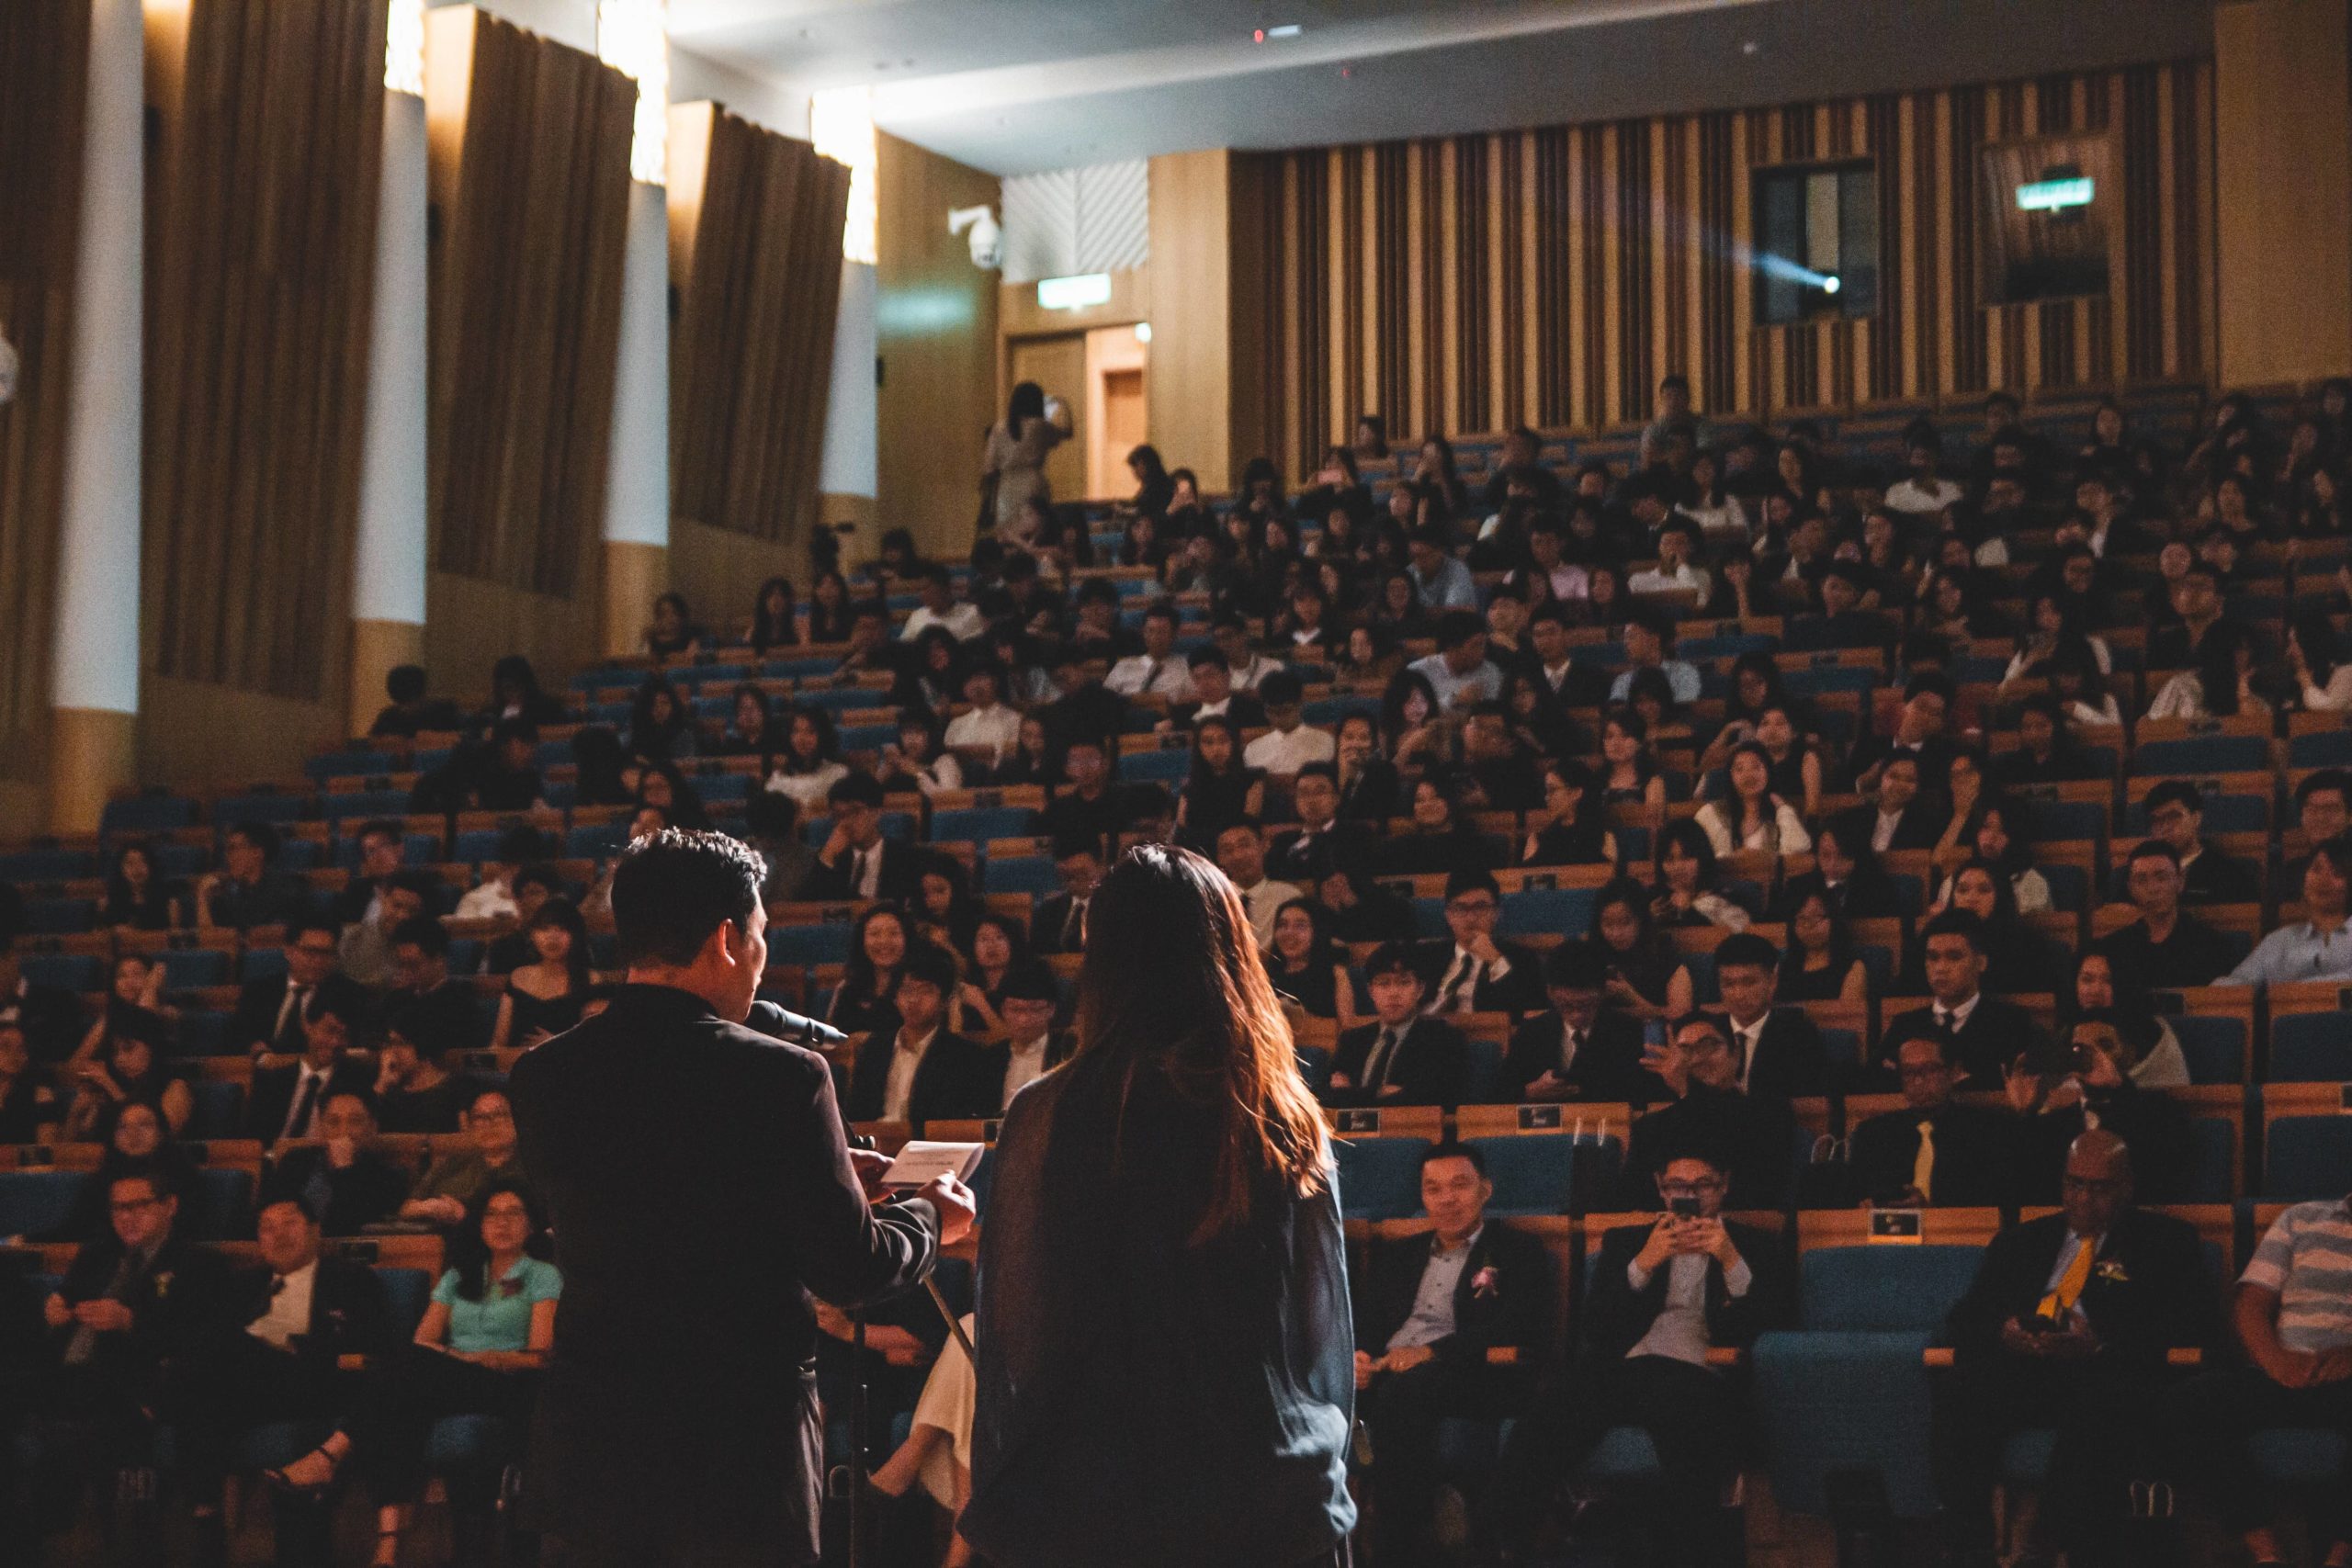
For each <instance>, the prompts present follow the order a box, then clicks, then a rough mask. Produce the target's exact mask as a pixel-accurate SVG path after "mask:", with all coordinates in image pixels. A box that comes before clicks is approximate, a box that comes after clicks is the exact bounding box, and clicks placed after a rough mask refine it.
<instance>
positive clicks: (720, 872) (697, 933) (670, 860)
mask: <svg viewBox="0 0 2352 1568" xmlns="http://www.w3.org/2000/svg"><path fill="white" fill-rule="evenodd" d="M852 776H853V777H857V776H862V775H855V774H853V775H852ZM868 782H869V783H871V782H872V781H870V780H869V781H868ZM767 877H768V864H767V862H766V861H765V860H764V859H763V858H761V856H760V854H759V853H758V852H756V851H754V850H753V849H752V847H751V846H750V845H748V844H745V843H744V842H742V841H741V840H739V839H730V838H729V837H728V836H727V835H726V834H724V833H711V832H699V831H695V830H693V829H681V828H665V829H662V831H661V832H659V833H652V834H649V835H647V836H646V837H644V838H642V839H639V840H637V842H635V843H633V844H631V845H629V847H628V849H626V850H624V851H622V852H621V857H620V864H619V867H618V869H616V871H615V872H614V873H613V928H614V931H615V935H616V943H615V945H616V949H617V951H618V953H619V955H620V962H621V963H622V964H623V965H625V966H633V965H636V964H692V963H693V962H694V961H695V955H696V954H697V953H701V952H702V949H703V944H704V943H705V942H708V941H709V940H710V933H711V932H713V931H717V930H718V928H719V927H720V926H722V925H724V924H725V923H727V922H728V921H729V920H732V921H734V922H735V924H736V925H737V927H739V928H742V927H747V926H749V925H750V923H751V919H752V910H753V909H756V908H759V905H760V888H761V886H762V885H763V884H764V883H765V882H766V881H767Z"/></svg>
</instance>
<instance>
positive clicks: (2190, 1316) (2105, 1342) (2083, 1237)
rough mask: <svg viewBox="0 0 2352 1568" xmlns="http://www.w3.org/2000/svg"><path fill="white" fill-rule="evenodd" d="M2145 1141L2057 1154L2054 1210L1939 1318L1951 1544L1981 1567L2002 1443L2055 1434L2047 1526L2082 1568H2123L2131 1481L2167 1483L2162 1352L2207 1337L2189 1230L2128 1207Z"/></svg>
mask: <svg viewBox="0 0 2352 1568" xmlns="http://www.w3.org/2000/svg"><path fill="white" fill-rule="evenodd" d="M2145 1157H2146V1156H2143V1154H2142V1153H2141V1151H2139V1150H2137V1149H2136V1148H2134V1147H2131V1146H2130V1145H2128V1142H2127V1140H2126V1139H2125V1138H2124V1137H2121V1136H2119V1135H2118V1134H2117V1133H2116V1132H2115V1131H2113V1130H2110V1129H2107V1128H2104V1127H2101V1128H2098V1129H2093V1130H2090V1131H2086V1132H2084V1133H2082V1134H2080V1135H2078V1136H2077V1137H2075V1139H2074V1140H2073V1142H2072V1145H2071V1146H2070V1147H2069V1149H2068V1151H2067V1153H2066V1156H2065V1178H2064V1194H2063V1197H2062V1198H2061V1207H2060V1210H2059V1212H2058V1213H2054V1214H2051V1215H2047V1216H2045V1217H2044V1218H2041V1219H2037V1220H2027V1221H2024V1222H2023V1223H2021V1224H2017V1225H2014V1226H2012V1227H2011V1228H2009V1229H2008V1230H2006V1231H2003V1232H2002V1233H2001V1234H2000V1235H1996V1236H1995V1237H1994V1238H1993V1241H1992V1244H1991V1245H1990V1246H1989V1247H1986V1248H1985V1256H1984V1258H1983V1261H1982V1262H1980V1263H1979V1264H1978V1266H1977V1269H1976V1278H1975V1280H1973V1282H1972V1283H1971V1284H1970V1286H1969V1288H1968V1293H1967V1294H1966V1295H1964V1296H1962V1298H1961V1300H1960V1303H1959V1304H1958V1305H1956V1306H1954V1307H1953V1308H1952V1311H1951V1318H1950V1320H1949V1322H1948V1323H1947V1324H1946V1325H1945V1331H1944V1332H1945V1337H1946V1338H1947V1339H1948V1340H1950V1342H1951V1347H1952V1351H1953V1361H1952V1367H1951V1371H1948V1372H1946V1373H1945V1374H1944V1375H1943V1376H1942V1377H1940V1378H1939V1379H1937V1380H1935V1383H1934V1391H1935V1415H1934V1424H1933V1431H1932V1438H1933V1448H1934V1456H1935V1472H1936V1490H1937V1493H1938V1496H1939V1501H1940V1503H1941V1504H1942V1527H1943V1534H1944V1539H1945V1541H1946V1544H1947V1547H1948V1549H1949V1550H1951V1551H1954V1552H1957V1553H1962V1554H1964V1555H1963V1556H1962V1559H1961V1560H1962V1561H1965V1562H1993V1561H1994V1556H1993V1540H1994V1537H1993V1508H1992V1500H1993V1489H1994V1487H1995V1486H1996V1484H1997V1483H1999V1480H2000V1475H2001V1451H2002V1449H2003V1446H2004V1445H2005V1444H2006V1443H2007V1441H2008V1439H2009V1438H2010V1437H2011V1436H2012V1435H2013V1434H2015V1433H2016V1432H2018V1431H2019V1430H2021V1429H2028V1428H2030V1429H2034V1430H2044V1429H2054V1431H2055V1441H2054V1443H2053V1444H2052V1449H2051V1453H2050V1461H2049V1467H2048V1472H2047V1474H2046V1475H2045V1477H2044V1478H2043V1480H2042V1483H2041V1509H2040V1511H2039V1523H2040V1526H2041V1532H2042V1533H2043V1534H2045V1535H2047V1536H2048V1537H2049V1538H2050V1539H2051V1540H2052V1542H2053V1543H2054V1544H2055V1545H2057V1546H2058V1547H2059V1548H2060V1549H2062V1550H2063V1551H2064V1552H2065V1553H2066V1561H2067V1562H2068V1563H2069V1564H2081V1565H2083V1568H2122V1565H2123V1564H2125V1563H2127V1562H2134V1561H2136V1560H2137V1559H2136V1557H2135V1555H2134V1554H2133V1553H2131V1552H2130V1551H2126V1550H2125V1545H2124V1541H2123V1540H2122V1534H2123V1531H2122V1521H2123V1519H2124V1517H2126V1514H2127V1509H2128V1499H2129V1496H2130V1494H2131V1491H2132V1489H2133V1487H2134V1486H2135V1485H2139V1486H2150V1485H2153V1484H2154V1483H2159V1482H2165V1481H2168V1480H2169V1477H2170V1472H2169V1469H2168V1467H2167V1466H2166V1464H2165V1454H2164V1452H2163V1445H2162V1443H2161V1442H2160V1441H2159V1439H2158V1426H2157V1422H2156V1419H2155V1417H2156V1416H2157V1414H2158V1412H2159V1410H2160V1408H2161V1402H2162V1399H2163V1396H2164V1394H2165V1389H2166V1387H2167V1385H2168V1383H2169V1382H2171V1381H2172V1374H2171V1372H2170V1371H2168V1368H2167V1364H2166V1356H2167V1353H2168V1352H2169V1351H2171V1350H2173V1349H2174V1348H2192V1349H2193V1348H2202V1347H2203V1346H2205V1345H2206V1344H2208V1343H2209V1342H2210V1341H2211V1338H2212V1312H2211V1304H2210V1303H2211V1301H2212V1294H2211V1291H2212V1287H2211V1283H2210V1282H2209V1281H2208V1280H2207V1279H2206V1276H2205V1262H2204V1253H2203V1249H2202V1247H2201V1244H2200V1243H2199V1241H2198V1238H2197V1232H2196V1229H2195V1228H2194V1227H2193V1226H2191V1225H2189V1224H2188V1223H2187V1222H2185V1221H2182V1220H2177V1219H2174V1218H2172V1217H2171V1216H2170V1215H2166V1214H2159V1213H2152V1212H2150V1211H2149V1210H2146V1209H2143V1208H2141V1207H2140V1206H2139V1205H2138V1204H2137V1202H2135V1201H2134V1197H2135V1193H2134V1190H2133V1189H2134V1182H2133V1172H2134V1171H2135V1169H2137V1168H2140V1167H2142V1166H2143V1164H2144V1163H2145Z"/></svg>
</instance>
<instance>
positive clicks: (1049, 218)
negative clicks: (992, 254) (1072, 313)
mask: <svg viewBox="0 0 2352 1568" xmlns="http://www.w3.org/2000/svg"><path fill="white" fill-rule="evenodd" d="M1001 201H1002V210H1003V219H1002V221H1003V223H1004V266H1003V269H1002V272H1001V276H1002V277H1003V279H1004V281H1005V282H1007V283H1035V282H1036V281H1037V280H1038V279H1039V278H1041V277H1067V276H1069V275H1071V274H1073V273H1083V272H1124V271H1125V270H1127V269H1129V268H1132V267H1139V266H1141V265H1144V264H1145V263H1146V262H1148V261H1149V260H1150V259H1151V163H1150V160H1148V159H1146V158H1130V159H1127V160H1125V161H1124V162H1122V163H1116V164H1089V165H1087V166H1086V167H1085V168H1082V169H1051V170H1047V171H1046V172H1045V173H1042V174H1035V175H1014V176H1013V177H1012V178H1011V179H1008V180H1006V181H1005V182H1004V194H1003V197H1002V198H1001Z"/></svg>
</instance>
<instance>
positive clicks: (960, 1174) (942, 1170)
mask: <svg viewBox="0 0 2352 1568" xmlns="http://www.w3.org/2000/svg"><path fill="white" fill-rule="evenodd" d="M986 1153H988V1145H986V1144H929V1143H925V1142H923V1141H922V1139H920V1138H916V1139H912V1140H910V1142H909V1143H908V1144H907V1145H906V1147H904V1148H902V1149H900V1150H899V1153H898V1156H897V1157H896V1158H894V1159H893V1160H891V1162H890V1168H889V1169H888V1170H886V1171H884V1172H883V1173H882V1181H881V1185H882V1186H884V1187H886V1188H889V1189H892V1190H899V1189H904V1190H912V1189H914V1188H917V1187H921V1186H922V1185H923V1183H925V1182H927V1181H929V1180H930V1179H932V1178H933V1177H934V1176H952V1177H954V1178H955V1179H956V1180H958V1181H969V1180H971V1179H972V1172H974V1171H976V1170H978V1169H979V1168H980V1156H982V1155H984V1154H986Z"/></svg>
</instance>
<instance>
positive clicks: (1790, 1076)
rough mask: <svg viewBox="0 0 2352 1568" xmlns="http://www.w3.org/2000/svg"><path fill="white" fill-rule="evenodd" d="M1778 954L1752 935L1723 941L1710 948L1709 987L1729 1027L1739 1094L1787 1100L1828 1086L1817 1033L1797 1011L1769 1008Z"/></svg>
mask: <svg viewBox="0 0 2352 1568" xmlns="http://www.w3.org/2000/svg"><path fill="white" fill-rule="evenodd" d="M1780 970H1781V953H1780V950H1779V949H1777V948H1775V947H1774V946H1773V945H1772V944H1771V942H1769V941H1767V940H1766V939H1764V938H1763V937H1760V936H1758V935H1756V934H1754V933H1753V932H1748V931H1742V932H1739V933H1737V934H1736V935H1733V936H1728V937H1725V938H1724V940H1723V942H1721V943H1720V944H1719V945H1717V947H1716V948H1715V987H1716V991H1717V994H1718V995H1719V996H1721V997H1722V998H1723V1006H1724V1021H1725V1022H1727V1023H1728V1024H1729V1025H1730V1026H1731V1046H1732V1055H1733V1057H1734V1058H1735V1061H1736V1067H1737V1078H1738V1084H1739V1088H1740V1091H1741V1092H1742V1093H1744V1094H1757V1095H1770V1096H1774V1097H1777V1098H1780V1099H1784V1100H1785V1099H1790V1098H1793V1097H1796V1096H1800V1095H1815V1094H1822V1093H1825V1092H1826V1091H1827V1089H1828V1087H1829V1060H1828V1054H1827V1052H1826V1049H1825V1047H1824V1046H1823V1044H1822V1041H1821V1032H1820V1031H1819V1030H1818V1029H1815V1027H1814V1024H1813V1021H1812V1020H1811V1019H1809V1018H1807V1017H1806V1016H1805V1014H1804V1011H1803V1010H1801V1009H1797V1008H1784V1007H1775V1006H1773V1002H1774V1000H1775V998H1776V997H1777V996H1778V994H1779V989H1780Z"/></svg>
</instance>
